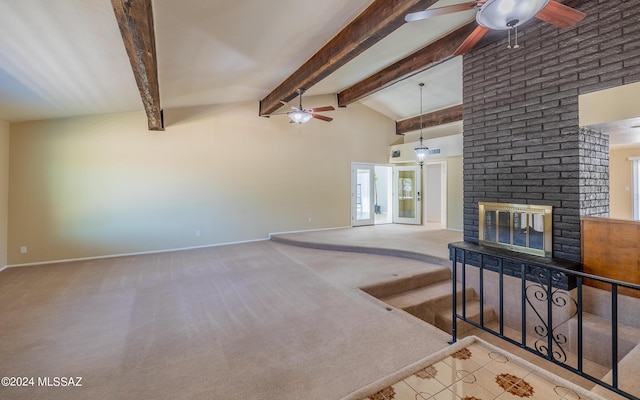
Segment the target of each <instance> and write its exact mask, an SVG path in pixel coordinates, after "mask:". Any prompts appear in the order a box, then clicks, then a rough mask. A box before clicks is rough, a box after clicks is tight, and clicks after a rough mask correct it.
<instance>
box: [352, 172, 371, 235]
mask: <svg viewBox="0 0 640 400" xmlns="http://www.w3.org/2000/svg"><path fill="white" fill-rule="evenodd" d="M374 182H375V167H374V165H370V164H352V165H351V225H352V226H360V225H373V224H374V223H375V213H374V203H375V201H374V194H373V193H374V192H373V189H374Z"/></svg>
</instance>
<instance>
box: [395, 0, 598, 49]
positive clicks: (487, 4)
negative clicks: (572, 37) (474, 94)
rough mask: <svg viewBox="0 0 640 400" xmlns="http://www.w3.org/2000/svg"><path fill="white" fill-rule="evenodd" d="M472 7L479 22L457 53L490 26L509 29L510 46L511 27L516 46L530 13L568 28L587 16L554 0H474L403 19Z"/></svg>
mask: <svg viewBox="0 0 640 400" xmlns="http://www.w3.org/2000/svg"><path fill="white" fill-rule="evenodd" d="M472 9H476V10H478V13H477V14H476V21H477V22H478V25H479V26H478V27H477V28H476V29H475V30H474V31H473V32H471V34H470V35H469V36H468V37H467V39H465V41H464V42H462V44H461V45H460V46H459V47H458V49H456V51H455V52H454V55H456V56H459V55H462V54H465V53H467V52H468V51H469V50H471V49H472V48H473V47H474V46H475V45H476V44H477V43H478V42H479V41H480V39H482V38H483V37H484V36H485V35H486V34H487V32H489V30H491V29H495V30H508V31H509V46H508V47H509V48H511V31H512V30H515V33H516V42H515V46H513V47H514V48H517V47H518V31H517V29H518V26H520V25H522V24H524V23H525V22H527V21H529V20H530V19H531V18H533V17H536V18H538V19H539V20H542V21H545V22H548V23H550V24H551V25H555V26H557V27H559V28H569V27H571V26H573V25H575V24H577V23H578V22H580V21H582V20H583V19H584V17H586V14H585V13H583V12H581V11H578V10H575V9H573V8H571V7H567V6H565V5H564V4H561V3H558V2H557V1H555V0H476V1H470V2H466V3H461V4H454V5H450V6H445V7H439V8H432V9H427V10H424V11H418V12H414V13H410V14H407V15H406V17H405V21H406V22H412V21H418V20H422V19H426V18H431V17H435V16H438V15H444V14H451V13H455V12H459V11H468V10H472Z"/></svg>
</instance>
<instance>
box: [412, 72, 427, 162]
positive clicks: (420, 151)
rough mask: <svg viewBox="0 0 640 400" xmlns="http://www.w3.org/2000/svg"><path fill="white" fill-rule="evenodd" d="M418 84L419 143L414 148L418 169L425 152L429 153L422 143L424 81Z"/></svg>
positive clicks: (425, 157) (425, 156)
mask: <svg viewBox="0 0 640 400" xmlns="http://www.w3.org/2000/svg"><path fill="white" fill-rule="evenodd" d="M418 86H420V145H419V146H418V147H416V148H415V151H416V162H417V163H418V165H420V169H422V166H423V165H424V162H425V160H426V159H427V154H428V153H429V148H428V147H427V146H425V145H424V144H422V88H423V87H424V83H422V82H421V83H419V84H418Z"/></svg>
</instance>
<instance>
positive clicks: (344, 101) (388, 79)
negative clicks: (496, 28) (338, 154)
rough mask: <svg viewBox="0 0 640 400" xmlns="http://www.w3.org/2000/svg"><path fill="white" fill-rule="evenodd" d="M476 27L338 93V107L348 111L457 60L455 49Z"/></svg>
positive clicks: (471, 25) (470, 26) (464, 29)
mask: <svg viewBox="0 0 640 400" xmlns="http://www.w3.org/2000/svg"><path fill="white" fill-rule="evenodd" d="M476 26H477V24H476V22H475V21H474V22H470V23H469V24H467V25H464V26H463V27H461V28H458V29H456V30H455V31H453V32H451V33H450V34H448V35H446V36H444V37H442V38H440V39H438V40H436V41H435V42H433V43H430V44H428V45H426V46H424V47H423V48H421V49H419V50H417V51H415V52H413V53H411V54H410V55H408V56H407V57H405V58H403V59H402V60H399V61H397V62H395V63H393V64H391V65H389V66H388V67H386V68H384V69H382V70H380V71H378V72H376V73H375V74H373V75H371V76H370V77H368V78H365V79H364V80H362V81H360V82H358V83H356V84H354V85H353V86H351V87H349V88H347V89H345V90H343V91H341V92H340V93H338V106H339V107H346V106H348V105H349V104H352V103H355V102H356V101H358V100H360V99H363V98H365V97H367V96H369V95H371V94H373V93H375V92H377V91H379V90H382V89H384V88H386V87H389V86H391V85H393V84H394V83H396V82H399V81H401V80H404V79H407V78H409V77H411V76H413V75H415V74H418V73H420V72H423V71H426V70H427V69H429V68H433V67H435V66H436V65H439V64H441V63H443V62H445V61H447V60H450V59H451V58H453V57H454V55H453V53H454V52H455V51H456V49H457V48H458V47H459V46H460V45H461V44H462V42H464V40H465V39H466V38H467V36H469V34H470V33H471V32H472V31H473V30H474V29H475V27H476Z"/></svg>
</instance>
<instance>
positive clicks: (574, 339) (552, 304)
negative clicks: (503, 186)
mask: <svg viewBox="0 0 640 400" xmlns="http://www.w3.org/2000/svg"><path fill="white" fill-rule="evenodd" d="M449 250H450V260H451V261H452V275H453V279H452V281H453V293H454V295H453V296H452V299H453V304H452V306H453V307H452V343H453V342H455V341H456V340H457V334H458V321H459V320H460V321H464V322H466V323H468V324H470V325H472V326H474V327H476V328H479V329H482V330H483V331H487V332H489V333H491V334H493V335H495V336H498V337H500V338H502V339H504V340H506V341H508V342H510V343H512V344H515V345H517V346H519V347H520V348H523V349H525V350H527V351H529V352H531V353H533V354H535V355H538V356H540V357H543V358H545V359H547V360H548V361H550V362H552V363H554V364H556V365H559V366H561V367H563V368H565V369H567V370H569V371H572V372H573V373H575V374H577V375H579V376H581V377H583V378H586V379H588V380H589V381H591V382H594V383H596V384H598V385H600V386H603V387H605V388H607V389H609V390H611V391H613V392H615V393H618V394H620V395H622V396H625V397H627V398H629V399H632V400H640V398H639V397H637V396H638V393H635V394H631V393H628V392H627V391H625V390H623V388H620V385H619V362H620V359H621V357H620V352H619V350H620V348H619V344H620V336H619V310H618V301H619V299H620V292H621V291H623V292H625V294H628V292H633V293H634V294H635V295H636V297H640V285H635V284H631V283H626V282H621V281H616V280H612V279H607V278H603V277H599V276H595V275H591V274H586V273H583V272H581V271H578V269H580V265H579V264H574V263H573V264H572V263H564V262H555V261H553V260H549V259H542V258H536V257H531V256H526V255H522V256H520V255H517V254H514V253H512V252H508V251H504V250H500V249H494V248H490V247H486V246H479V245H474V244H471V243H466V242H459V243H451V244H449ZM585 280H587V282H588V283H589V286H593V282H598V283H600V284H604V285H606V287H607V288H610V289H608V290H606V291H604V293H608V292H610V300H609V301H610V303H611V304H610V310H609V311H608V312H610V318H606V320H607V321H608V322H609V323H610V331H611V334H610V338H611V343H610V350H611V353H610V357H611V363H610V364H611V365H610V379H607V380H609V381H610V382H605V381H604V380H603V378H602V377H600V376H595V375H598V374H594V373H593V372H590V371H588V370H587V369H586V368H585V357H584V356H585V348H584V339H585V337H584V335H585V325H584V317H585V315H584V314H585V311H584V310H583V307H584V302H583V295H584V290H585ZM588 280H590V282H589V281H588ZM496 281H497V282H496ZM487 285H490V286H491V287H490V288H489V290H490V294H489V295H487V293H486V291H487V288H486V287H485V286H487ZM506 286H508V288H507V289H505V287H506ZM468 287H473V288H474V289H476V294H475V296H477V297H478V299H477V301H478V302H479V315H472V316H470V315H469V313H470V312H471V311H469V310H467V300H468V299H467V293H466V291H467V288H468ZM460 289H461V290H460ZM505 290H508V292H507V293H506V294H505ZM518 291H519V292H520V293H519V294H518V293H517V292H518ZM456 293H458V294H456ZM506 297H509V299H506ZM515 297H519V300H515ZM505 301H509V304H508V308H509V315H508V316H507V314H505ZM517 301H519V302H520V304H513V303H515V302H517ZM607 303H608V302H607ZM485 305H490V306H492V308H493V312H495V313H496V314H497V319H498V321H497V322H496V321H495V320H492V321H486V319H487V318H485V317H486V316H485V311H484V306H485ZM518 313H520V316H519V320H520V321H517V319H518V318H517V316H515V315H516V314H518ZM607 317H609V315H607ZM626 317H628V316H626ZM514 320H515V321H516V322H515V323H514ZM518 322H519V324H518ZM514 325H519V326H514ZM507 326H508V327H509V328H510V329H511V330H510V332H511V335H507V334H505V329H506V328H507ZM518 331H519V332H518ZM514 332H515V333H514ZM607 336H608V335H607ZM591 339H592V340H593V339H594V337H591ZM637 339H638V340H640V337H639V338H637ZM595 340H596V342H599V343H600V344H601V346H602V347H608V345H609V344H605V343H602V340H603V338H600V337H597V338H595ZM604 340H606V337H605V338H604ZM569 342H571V345H572V346H569ZM627 347H628V346H627ZM589 350H592V349H589ZM605 352H606V350H605ZM569 355H570V356H571V357H569ZM605 367H606V368H607V367H609V366H606V365H605Z"/></svg>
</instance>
